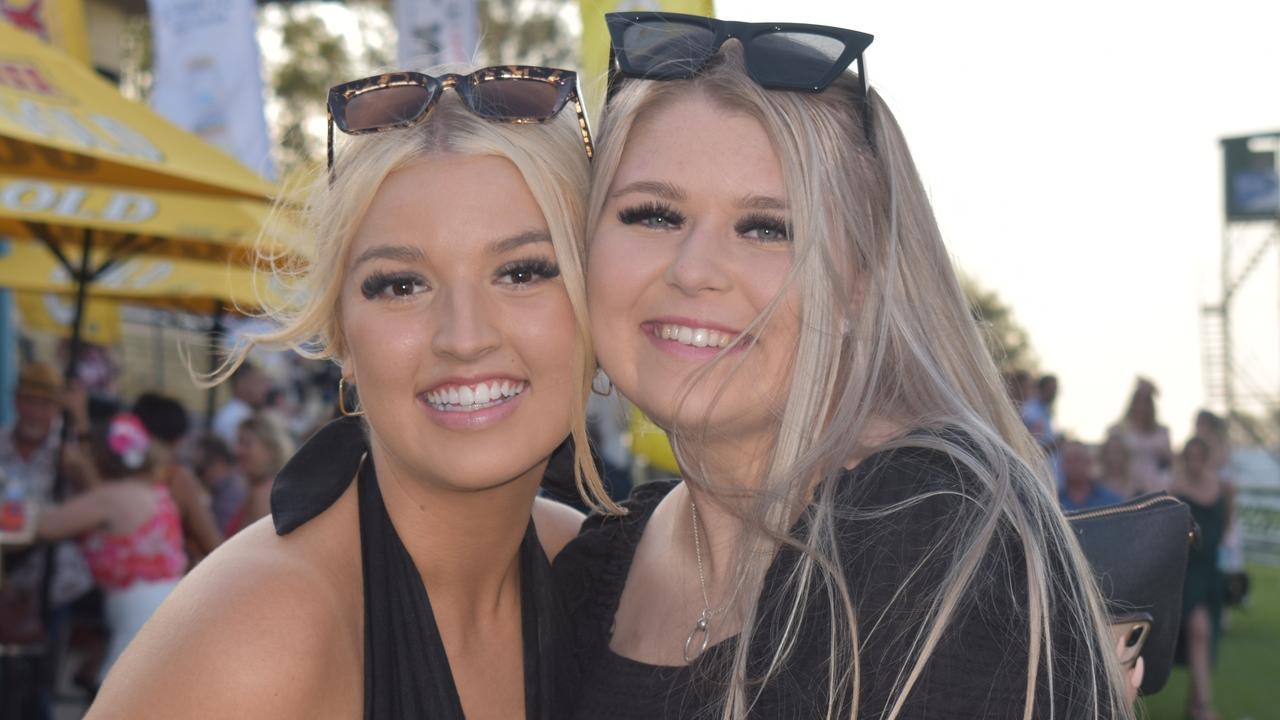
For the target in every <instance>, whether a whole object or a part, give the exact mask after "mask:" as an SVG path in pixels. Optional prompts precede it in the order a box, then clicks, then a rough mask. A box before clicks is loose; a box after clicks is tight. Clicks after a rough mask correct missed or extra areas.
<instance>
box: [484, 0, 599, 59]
mask: <svg viewBox="0 0 1280 720" xmlns="http://www.w3.org/2000/svg"><path fill="white" fill-rule="evenodd" d="M574 7H575V6H574V4H573V3H566V2H563V0H479V13H480V34H481V37H480V53H479V57H478V58H477V59H478V61H479V62H480V63H482V64H485V65H492V64H498V63H503V64H511V63H514V64H521V65H549V66H552V67H577V65H578V29H577V28H576V27H574V26H573V25H571V22H570V19H571V18H572V17H574V16H573V15H572V14H569V13H567V12H566V9H569V10H571V9H573V8H574Z"/></svg>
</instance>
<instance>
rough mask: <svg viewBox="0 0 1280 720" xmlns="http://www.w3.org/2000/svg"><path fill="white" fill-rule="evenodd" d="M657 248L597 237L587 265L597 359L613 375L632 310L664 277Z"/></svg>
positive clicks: (614, 238) (598, 235)
mask: <svg viewBox="0 0 1280 720" xmlns="http://www.w3.org/2000/svg"><path fill="white" fill-rule="evenodd" d="M654 250H655V249H654V248H652V247H649V248H644V247H637V244H636V243H629V242H626V241H624V240H623V239H622V238H619V237H617V236H614V235H611V234H610V233H607V232H600V233H597V235H596V238H595V239H594V241H593V243H592V246H591V256H590V261H589V263H588V265H587V304H588V309H589V310H590V316H591V334H592V339H593V341H594V342H595V350H596V355H597V356H598V359H599V361H600V363H601V365H602V366H604V368H605V371H606V372H609V373H610V375H612V374H614V372H615V370H613V369H611V366H613V365H615V364H616V363H615V362H614V360H613V356H614V355H616V354H617V353H619V352H623V348H622V347H620V343H622V342H623V341H624V340H625V339H626V337H627V334H628V333H627V329H628V327H629V324H628V323H627V322H622V320H624V319H635V318H631V317H630V310H631V309H632V308H634V307H636V305H637V304H639V302H640V300H641V297H642V296H643V295H644V293H645V291H646V290H647V289H648V288H649V287H650V286H651V285H652V284H653V282H654V278H655V277H657V278H658V279H660V278H661V276H662V268H661V264H662V259H661V258H660V257H659V256H658V254H657V253H656V252H654Z"/></svg>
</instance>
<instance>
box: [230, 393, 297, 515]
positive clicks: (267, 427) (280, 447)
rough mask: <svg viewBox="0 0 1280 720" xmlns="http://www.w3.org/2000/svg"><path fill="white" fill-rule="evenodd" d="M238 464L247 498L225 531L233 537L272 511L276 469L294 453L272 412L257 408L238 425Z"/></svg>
mask: <svg viewBox="0 0 1280 720" xmlns="http://www.w3.org/2000/svg"><path fill="white" fill-rule="evenodd" d="M235 454H236V468H237V469H238V470H239V471H240V477H242V478H244V481H245V484H246V485H247V486H248V492H247V493H246V494H245V497H244V502H243V503H241V504H240V509H239V510H237V511H236V513H235V514H234V515H232V516H231V519H230V520H229V521H228V522H227V526H226V527H225V528H223V529H222V532H223V533H224V534H225V535H226V536H227V537H231V536H232V535H235V534H236V533H238V532H240V530H241V529H242V528H246V527H248V526H250V525H252V524H253V523H254V522H255V521H257V520H258V519H259V518H263V517H266V516H267V514H268V513H270V512H271V488H272V482H273V481H274V480H275V477H276V473H278V472H280V468H282V467H284V463H285V461H286V460H288V459H289V456H290V455H292V454H293V443H292V441H290V439H289V434H288V433H287V432H285V429H284V427H282V426H281V424H280V422H279V421H277V420H276V419H275V418H274V417H272V416H271V415H268V414H267V413H263V412H258V413H254V414H253V415H250V416H249V417H247V418H245V419H244V421H243V422H241V423H240V425H239V427H238V428H236V450H235Z"/></svg>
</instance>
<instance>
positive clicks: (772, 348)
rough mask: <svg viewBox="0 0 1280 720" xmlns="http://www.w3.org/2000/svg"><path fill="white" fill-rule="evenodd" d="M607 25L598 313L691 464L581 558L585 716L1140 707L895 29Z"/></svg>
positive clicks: (592, 251)
mask: <svg viewBox="0 0 1280 720" xmlns="http://www.w3.org/2000/svg"><path fill="white" fill-rule="evenodd" d="M607 17H608V22H609V26H610V31H611V34H612V39H613V53H614V57H615V59H616V61H617V67H616V68H614V70H615V74H614V76H613V77H612V78H611V82H610V88H611V95H612V97H611V99H610V101H609V103H608V105H607V106H606V109H605V112H604V124H603V128H602V134H601V138H600V145H599V152H598V154H597V157H596V162H595V164H594V165H593V174H594V179H593V180H594V183H593V188H592V196H591V202H590V219H589V223H588V227H589V238H590V239H589V245H588V250H589V254H588V297H589V300H590V307H591V319H592V323H591V324H592V334H593V337H594V340H595V343H596V352H597V357H598V360H599V362H600V364H601V366H602V367H603V368H604V370H605V371H606V372H607V373H608V375H609V377H610V378H611V379H612V380H613V382H614V384H615V385H616V387H617V388H618V389H619V390H620V391H621V393H622V394H623V395H624V396H625V397H626V398H627V399H629V400H631V401H632V402H634V403H635V404H636V405H637V406H639V407H640V408H641V409H642V410H643V411H644V412H645V413H646V414H648V415H649V416H650V417H652V418H653V419H654V420H655V421H656V422H657V423H658V424H659V425H661V426H662V427H663V428H664V429H665V430H667V431H668V433H670V435H671V437H672V438H673V444H674V447H675V450H676V455H677V457H678V459H679V462H680V465H681V468H682V470H683V477H684V481H683V482H680V483H672V484H662V483H655V484H651V485H648V486H644V487H642V488H641V489H639V490H638V491H637V492H636V493H635V494H634V495H633V499H632V500H631V501H630V503H629V510H630V512H629V514H628V515H626V516H624V517H621V518H617V517H609V516H597V517H593V518H591V519H589V520H588V521H587V522H586V523H585V524H584V527H583V530H582V533H581V534H580V535H579V536H578V537H577V538H576V539H575V540H574V541H573V542H572V543H570V545H569V546H568V547H567V548H566V549H565V550H564V551H563V552H562V553H561V555H560V557H559V559H558V560H557V563H556V570H557V576H558V577H560V578H561V580H562V582H563V587H564V589H565V592H566V597H567V599H568V602H569V610H570V613H571V615H572V616H573V617H574V618H575V620H576V622H577V633H576V642H577V644H578V649H579V652H580V653H581V656H582V659H583V666H584V668H585V677H584V682H583V698H582V701H581V703H580V705H579V706H578V708H577V710H576V714H575V716H574V717H577V718H584V719H585V718H603V717H608V718H613V719H615V720H619V719H626V718H648V719H652V718H695V717H696V718H745V717H752V718H855V717H856V718H922V717H947V718H1048V717H1058V718H1081V717H1105V718H1111V717H1129V716H1130V713H1131V711H1130V709H1129V708H1128V706H1127V702H1126V698H1125V693H1124V692H1123V690H1122V688H1123V687H1124V684H1125V678H1124V677H1123V676H1122V674H1121V672H1120V668H1119V667H1118V663H1117V662H1116V660H1115V659H1114V658H1115V649H1114V648H1113V647H1112V645H1113V643H1112V641H1111V640H1110V639H1109V634H1108V631H1107V626H1106V624H1105V620H1104V617H1103V611H1102V604H1101V600H1100V597H1099V594H1098V591H1097V590H1096V588H1095V587H1094V585H1093V583H1092V581H1091V579H1090V576H1089V571H1088V568H1087V566H1086V564H1085V561H1084V559H1083V558H1082V557H1081V555H1080V553H1079V550H1078V548H1077V547H1076V544H1075V543H1074V541H1073V539H1072V538H1071V535H1070V530H1069V528H1068V527H1067V525H1066V523H1065V521H1064V520H1063V517H1062V515H1061V513H1060V512H1059V511H1058V509H1057V507H1056V500H1055V497H1054V494H1053V481H1052V479H1051V476H1050V474H1049V470H1048V468H1047V467H1046V465H1045V463H1044V461H1043V457H1042V453H1040V451H1039V450H1038V449H1037V447H1036V445H1035V443H1034V441H1033V440H1032V439H1031V437H1030V436H1029V435H1028V434H1027V432H1026V431H1025V430H1024V429H1023V426H1022V423H1021V421H1020V420H1019V418H1018V415H1017V413H1016V412H1015V411H1014V410H1013V408H1012V407H1011V406H1010V403H1009V401H1008V399H1007V397H1006V395H1005V393H1004V391H1003V388H1002V386H1001V382H1000V378H999V376H998V374H997V372H996V369H995V367H994V366H993V364H992V361H991V358H990V356H989V355H988V354H987V351H986V349H985V348H984V347H983V343H982V340H981V338H980V336H979V334H978V332H977V330H976V328H975V327H974V325H973V322H972V319H971V317H970V315H969V309H968V306H967V304H966V302H965V298H964V296H963V294H962V293H961V290H960V286H959V283H958V282H957V279H956V274H955V272H954V270H953V268H952V265H951V261H950V258H949V256H948V255H947V251H946V248H945V247H944V245H943V243H942V241H941V238H940V237H939V234H938V229H937V226H936V224H935V223H934V220H933V216H932V212H931V210H930V208H929V204H928V201H927V199H926V195H925V192H924V189H923V187H922V185H921V182H920V179H919V178H918V176H917V174H916V172H915V169H914V166H913V164H912V161H911V158H910V155H909V153H908V151H907V147H906V142H905V140H904V139H903V137H902V135H901V132H900V130H899V129H898V126H897V124H896V122H895V121H894V118H893V116H892V115H891V114H890V112H889V110H888V108H887V107H885V105H884V103H883V102H882V101H881V99H880V98H879V96H877V95H875V94H874V93H870V92H869V91H868V89H867V86H866V84H865V75H862V76H861V77H860V76H859V75H855V74H853V73H851V72H846V71H845V69H846V68H847V67H848V65H849V64H850V63H851V62H853V61H854V60H855V59H857V60H858V62H859V67H861V53H862V51H864V50H865V48H866V47H867V45H869V44H870V41H871V37H870V36H868V35H864V34H862V33H858V32H854V31H850V30H844V29H841V28H829V27H819V26H811V25H787V24H776V23H768V24H747V23H732V22H724V21H719V20H712V19H709V18H699V17H693V16H685V15H676V14H671V13H626V14H622V13H619V14H614V15H609V16H607ZM1136 675H1140V673H1136Z"/></svg>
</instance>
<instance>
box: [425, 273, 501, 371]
mask: <svg viewBox="0 0 1280 720" xmlns="http://www.w3.org/2000/svg"><path fill="white" fill-rule="evenodd" d="M433 312H435V313H437V317H436V322H437V325H436V330H435V333H434V334H433V335H432V338H431V349H432V351H434V352H435V354H436V355H439V356H441V357H449V358H453V359H455V360H462V361H470V360H476V359H478V358H481V357H484V356H485V355H487V354H488V353H490V352H491V351H493V350H494V349H495V348H497V347H498V346H499V345H500V344H501V342H502V333H501V332H500V331H499V329H498V325H497V323H496V322H495V318H494V313H495V311H494V309H493V308H492V306H491V304H490V303H488V302H486V299H485V298H484V296H483V289H482V288H477V287H471V286H462V287H457V288H454V289H450V290H446V291H445V292H443V293H442V297H441V298H440V302H438V303H437V304H436V305H435V307H434V308H433Z"/></svg>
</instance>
